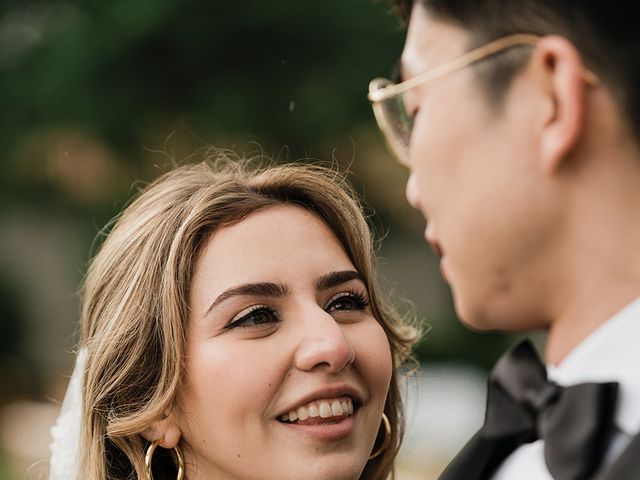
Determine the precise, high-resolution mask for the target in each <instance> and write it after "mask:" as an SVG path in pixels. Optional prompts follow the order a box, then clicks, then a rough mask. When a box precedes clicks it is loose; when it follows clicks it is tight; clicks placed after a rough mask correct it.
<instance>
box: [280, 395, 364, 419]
mask: <svg viewBox="0 0 640 480" xmlns="http://www.w3.org/2000/svg"><path fill="white" fill-rule="evenodd" d="M352 414H353V402H352V401H351V399H350V398H346V399H339V400H338V399H335V400H318V401H315V402H311V403H309V404H307V405H304V406H302V407H298V408H296V409H295V410H291V411H290V412H289V413H285V414H284V415H281V416H280V418H279V420H281V421H283V422H295V421H296V420H302V421H304V420H307V419H308V418H315V417H320V418H329V417H342V416H343V415H352Z"/></svg>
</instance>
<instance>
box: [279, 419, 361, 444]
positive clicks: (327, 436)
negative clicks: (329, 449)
mask: <svg viewBox="0 0 640 480" xmlns="http://www.w3.org/2000/svg"><path fill="white" fill-rule="evenodd" d="M357 416H358V412H354V413H353V415H349V416H345V417H331V422H330V423H323V424H318V425H299V424H296V423H283V422H278V424H279V425H281V426H282V427H283V428H286V429H287V430H286V431H287V432H290V433H292V434H294V435H302V436H303V437H306V438H311V439H313V440H319V441H323V442H335V441H338V440H342V439H343V438H346V437H348V436H349V435H351V434H352V433H353V431H354V430H355V426H356V418H357ZM336 420H337V421H336Z"/></svg>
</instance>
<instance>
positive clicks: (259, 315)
mask: <svg viewBox="0 0 640 480" xmlns="http://www.w3.org/2000/svg"><path fill="white" fill-rule="evenodd" d="M277 322H279V319H278V316H277V315H276V312H275V311H274V310H273V309H272V308H270V307H267V306H266V305H254V306H253V307H249V308H248V309H247V310H243V311H242V312H240V313H239V314H238V315H236V316H235V317H234V319H233V320H231V322H229V324H228V325H227V327H226V328H227V329H231V328H237V327H260V326H264V325H273V324H275V323H277Z"/></svg>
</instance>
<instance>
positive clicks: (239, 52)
mask: <svg viewBox="0 0 640 480" xmlns="http://www.w3.org/2000/svg"><path fill="white" fill-rule="evenodd" d="M403 38H404V27H403V25H402V24H401V22H400V20H399V18H398V17H397V16H396V15H395V14H394V12H393V11H392V8H391V5H390V2H389V3H388V2H384V1H375V0H350V1H348V2H345V1H341V0H324V1H322V2H318V1H312V0H279V1H278V2H265V1H264V0H246V1H243V2H223V1H221V0H214V1H211V0H182V1H180V2H176V1H173V0H134V1H131V0H109V1H98V0H41V1H37V0H0V112H1V113H0V184H1V188H0V200H1V201H0V371H2V372H3V376H2V382H1V387H0V480H5V479H22V478H45V477H46V472H47V458H48V454H49V452H48V444H49V441H50V437H49V428H50V426H51V424H52V423H53V421H54V419H55V417H56V415H57V410H58V405H59V403H60V401H61V399H62V397H63V395H64V391H65V388H66V383H67V381H68V377H69V375H70V372H71V369H72V366H73V361H74V355H73V348H74V344H75V341H76V340H77V335H76V334H77V321H78V311H79V305H78V297H77V294H76V292H77V290H78V288H79V286H80V283H81V279H82V276H83V274H84V272H85V269H86V267H87V260H88V258H89V257H90V255H92V253H94V252H95V250H96V248H97V246H98V245H97V243H96V242H94V239H95V237H96V235H97V233H98V231H99V229H100V228H101V227H102V226H104V224H105V223H106V222H107V221H108V220H109V219H110V218H112V217H113V216H114V215H115V214H117V213H118V212H119V211H120V210H121V209H122V207H123V206H124V205H125V204H126V203H127V201H128V200H129V199H130V198H131V196H132V195H134V194H135V192H136V191H137V189H138V188H139V187H140V186H141V185H143V184H144V183H145V182H148V181H150V180H152V179H153V178H155V177H156V176H158V175H159V174H160V173H162V172H164V171H166V170H167V169H168V168H169V167H170V165H171V164H172V162H173V161H176V160H181V159H183V158H184V157H186V156H188V155H189V154H190V153H192V152H193V151H195V150H196V149H198V148H201V147H203V146H207V145H215V146H218V147H222V148H229V149H232V150H235V151H236V152H238V153H240V154H241V155H255V154H257V153H260V152H262V153H264V154H266V155H268V156H271V157H273V158H275V159H276V160H277V161H282V162H291V161H308V160H306V159H312V160H314V161H316V160H318V159H320V160H327V161H332V162H337V163H339V164H341V165H343V166H344V167H349V168H350V169H351V171H352V175H351V180H352V181H353V183H354V185H355V186H356V188H357V190H358V191H359V192H360V194H361V195H362V196H363V198H364V200H365V201H366V202H367V204H368V205H369V206H370V209H371V211H373V212H375V215H374V216H373V217H372V222H373V225H374V228H375V230H376V232H377V233H378V237H379V238H380V239H381V246H380V252H379V253H380V268H381V272H382V276H383V278H384V279H385V283H386V288H387V289H388V290H390V291H393V292H395V294H396V295H398V296H399V297H401V298H407V299H409V300H410V301H411V302H412V303H413V306H411V305H407V306H406V308H409V309H413V312H414V314H415V315H417V316H418V318H419V319H420V321H421V322H423V324H424V325H425V331H426V334H425V336H424V339H423V340H422V342H421V343H420V345H419V346H418V349H417V355H418V357H419V359H420V362H421V365H422V366H421V369H420V371H419V372H418V373H417V374H416V375H414V376H413V377H412V378H411V379H409V380H408V381H407V385H406V388H405V390H406V396H407V402H408V409H409V435H408V438H407V441H406V442H405V446H404V448H403V451H402V455H401V458H400V469H399V479H400V480H410V479H414V478H415V479H418V478H420V479H424V478H435V476H436V475H437V473H438V472H439V471H440V470H441V469H442V466H443V465H444V464H445V463H446V462H447V461H448V460H449V459H450V458H451V457H452V456H453V455H454V453H455V452H456V451H457V449H459V448H460V446H461V445H462V444H463V443H464V442H465V440H466V439H467V438H468V437H469V436H470V435H471V433H472V432H473V431H474V430H475V429H476V428H477V427H478V426H479V425H480V423H481V421H482V416H483V411H484V410H483V409H484V388H485V387H484V385H485V375H486V373H487V371H488V368H489V367H490V365H491V364H492V363H493V362H494V361H495V359H496V358H497V357H498V355H499V354H500V352H501V351H503V350H504V349H506V348H507V347H508V346H509V345H510V344H512V343H513V341H514V338H512V337H509V336H506V335H497V334H478V333H473V332H470V331H468V330H466V329H465V328H464V327H462V326H461V325H460V324H459V323H458V321H457V320H456V318H455V315H454V312H453V309H452V304H451V299H450V293H449V290H448V288H447V286H446V285H445V284H444V283H443V281H442V280H441V278H440V274H439V271H438V264H437V259H436V258H435V257H434V256H433V255H432V254H431V252H430V251H429V249H428V247H427V246H426V245H425V244H424V242H423V241H422V235H423V233H422V232H423V230H424V221H423V220H422V219H421V218H420V216H419V215H417V214H416V213H414V212H413V211H412V210H411V209H410V208H409V207H408V206H407V205H406V204H405V200H404V184H405V181H406V178H407V173H406V172H405V171H404V169H403V168H401V167H399V166H398V165H396V164H395V163H394V161H393V160H392V158H391V156H390V154H389V153H388V152H387V150H386V149H385V147H384V145H383V143H382V140H381V137H380V135H379V132H378V130H377V127H376V125H375V121H374V119H373V115H372V113H371V109H370V106H369V104H368V101H367V99H366V92H367V85H368V82H369V80H370V79H371V78H373V77H375V76H389V75H390V74H391V70H392V69H393V66H394V65H395V63H396V61H397V59H398V56H399V53H400V51H401V49H402V43H403Z"/></svg>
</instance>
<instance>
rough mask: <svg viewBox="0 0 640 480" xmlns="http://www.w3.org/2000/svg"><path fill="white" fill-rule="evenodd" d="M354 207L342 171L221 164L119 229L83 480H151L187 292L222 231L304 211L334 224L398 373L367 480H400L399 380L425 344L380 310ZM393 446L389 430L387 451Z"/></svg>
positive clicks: (97, 281)
mask: <svg viewBox="0 0 640 480" xmlns="http://www.w3.org/2000/svg"><path fill="white" fill-rule="evenodd" d="M354 198H355V196H354V195H353V193H352V192H351V190H350V188H349V187H348V186H347V184H346V183H345V181H344V177H343V176H342V175H340V174H338V172H336V171H335V169H327V168H323V167H320V166H311V165H280V166H277V165H267V166H261V165H260V164H256V162H248V161H241V160H237V159H236V160H230V159H228V158H220V156H219V155H218V158H216V159H208V160H206V161H204V162H202V163H198V164H192V165H185V166H180V167H177V168H175V169H174V170H172V171H170V172H168V173H166V174H164V175H162V176H161V177H160V178H158V179H157V180H156V181H155V182H153V183H152V184H151V185H149V186H148V187H147V188H146V189H144V190H143V191H142V193H141V194H140V195H139V196H138V197H137V198H136V199H135V200H134V201H133V202H132V203H131V204H130V205H129V206H128V207H127V208H126V209H125V210H124V212H123V213H122V214H121V215H120V216H119V218H117V220H116V221H115V223H114V225H113V229H112V230H111V232H110V233H109V235H108V236H107V238H106V240H105V241H104V244H103V245H102V247H101V248H100V251H99V252H98V254H97V255H96V256H95V258H94V259H93V261H92V263H91V266H90V267H89V271H88V273H87V277H86V280H85V284H84V292H83V296H84V298H83V309H82V346H83V348H85V349H86V351H87V367H86V370H85V373H84V390H83V430H82V439H81V468H80V474H79V478H82V479H91V480H112V479H125V478H126V479H131V478H141V479H142V478H146V477H145V474H144V451H145V448H146V446H147V442H146V441H145V439H144V438H143V437H142V435H141V433H142V432H143V431H144V430H146V429H148V428H149V427H150V426H151V425H152V424H153V423H154V422H155V421H157V420H159V419H161V418H163V417H165V416H166V414H167V412H170V411H171V410H172V408H174V406H175V402H176V398H177V393H178V390H179V388H180V384H181V378H184V369H185V364H184V359H185V348H186V347H185V344H186V342H185V338H186V330H187V309H188V298H189V294H188V292H189V286H190V283H191V279H192V275H193V271H194V266H195V264H196V261H197V259H198V255H199V254H200V251H201V249H202V247H203V245H204V244H205V242H206V240H207V238H208V237H209V235H210V234H211V233H212V232H213V231H215V230H217V229H220V228H224V227H225V226H229V225H233V224H236V223H238V222H240V221H242V220H243V219H244V218H245V217H247V216H248V215H249V214H251V213H252V212H255V211H256V210H259V209H261V208H266V207H269V206H274V205H281V204H295V205H299V206H301V207H303V208H305V209H307V210H309V211H311V212H313V213H314V214H316V215H318V217H320V218H321V219H323V220H324V221H325V222H326V224H327V225H328V226H329V227H330V228H331V230H332V231H333V232H334V233H335V235H336V236H337V238H338V239H339V241H340V242H341V244H342V246H343V247H344V249H345V251H346V252H347V254H348V256H349V257H350V259H351V261H352V262H353V264H354V266H355V267H356V269H357V270H358V271H359V272H360V274H361V275H362V276H363V277H364V279H365V283H366V285H367V288H368V291H369V295H370V298H371V305H372V308H373V312H374V315H375V317H376V318H377V319H378V321H379V322H380V324H381V325H382V326H383V328H384V330H385V332H386V334H387V337H388V339H389V345H390V347H391V351H392V353H393V358H394V367H395V368H394V374H393V376H392V380H391V386H390V389H389V393H388V396H387V401H386V405H385V413H386V414H387V416H388V418H389V420H390V423H391V426H392V429H391V430H392V433H391V442H390V443H389V446H388V448H387V449H386V450H385V451H384V453H383V454H381V455H380V456H378V457H376V458H375V459H374V460H370V461H369V462H368V464H367V465H366V467H365V470H364V472H363V474H362V476H361V478H362V479H368V480H369V479H371V480H374V479H385V478H388V477H389V475H390V474H392V472H393V462H394V458H395V456H396V453H397V450H398V448H399V446H400V441H401V438H402V432H403V416H402V405H401V398H400V395H399V388H398V374H397V371H396V370H397V368H398V367H400V366H401V365H402V364H404V363H405V362H406V361H407V360H409V359H410V356H411V346H412V343H413V341H414V339H415V337H416V332H415V329H413V328H411V327H409V326H408V325H406V324H405V323H404V322H403V320H402V319H401V317H400V316H399V315H398V314H397V313H396V312H395V311H394V310H393V309H392V308H391V307H390V306H389V304H388V303H387V302H384V301H383V300H382V299H381V296H380V292H379V289H378V287H377V286H376V281H375V277H374V271H373V259H374V258H373V257H374V254H373V243H372V242H373V240H372V235H371V232H370V229H369V227H368V224H367V222H366V219H365V218H364V215H363V213H362V210H361V208H360V205H359V204H358V202H357V201H356V200H355V199H354ZM383 436H384V428H381V432H380V434H379V438H378V439H376V446H378V445H379V444H380V443H381V441H382V438H383ZM159 450H160V449H159ZM166 465H167V463H165V467H166ZM168 466H169V467H171V462H168ZM165 467H163V468H161V469H160V470H163V469H164V470H167V468H165ZM169 469H171V468H169ZM172 475H173V477H172ZM165 477H166V478H175V471H173V473H172V474H169V475H167V474H166V473H163V472H162V471H158V473H157V475H156V476H155V478H156V479H159V478H165Z"/></svg>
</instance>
